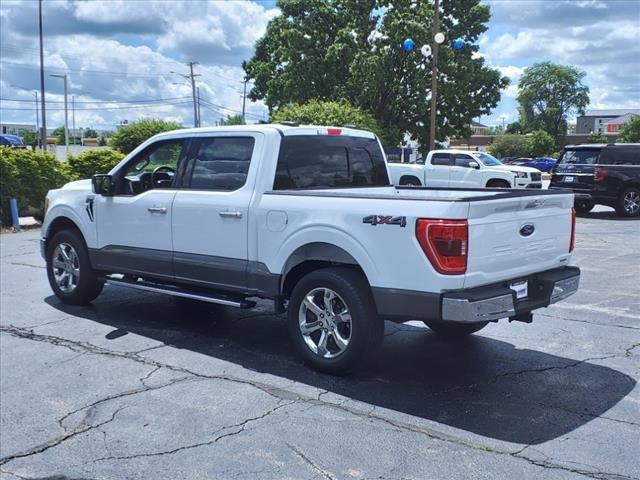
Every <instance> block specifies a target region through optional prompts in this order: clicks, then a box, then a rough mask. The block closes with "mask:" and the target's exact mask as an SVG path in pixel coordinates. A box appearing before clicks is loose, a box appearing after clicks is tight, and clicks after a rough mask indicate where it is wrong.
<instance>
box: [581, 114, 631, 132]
mask: <svg viewBox="0 0 640 480" xmlns="http://www.w3.org/2000/svg"><path fill="white" fill-rule="evenodd" d="M629 114H633V115H640V108H622V109H613V110H587V111H586V112H585V114H584V115H580V116H579V117H578V119H577V120H576V133H583V134H591V133H606V131H607V130H606V127H605V125H606V124H607V123H609V122H611V121H612V120H617V119H618V118H621V117H626V116H627V115H629ZM627 120H628V118H627ZM612 128H613V127H612ZM618 128H619V127H618ZM616 132H617V130H616V131H611V132H610V133H616Z"/></svg>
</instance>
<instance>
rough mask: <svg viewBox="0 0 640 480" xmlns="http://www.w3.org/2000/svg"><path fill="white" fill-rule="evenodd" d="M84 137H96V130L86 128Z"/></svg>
mask: <svg viewBox="0 0 640 480" xmlns="http://www.w3.org/2000/svg"><path fill="white" fill-rule="evenodd" d="M84 138H98V132H97V131H95V130H94V129H93V128H87V129H85V131H84Z"/></svg>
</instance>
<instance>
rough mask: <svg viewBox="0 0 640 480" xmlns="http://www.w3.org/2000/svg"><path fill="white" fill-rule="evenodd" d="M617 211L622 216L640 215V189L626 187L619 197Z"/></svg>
mask: <svg viewBox="0 0 640 480" xmlns="http://www.w3.org/2000/svg"><path fill="white" fill-rule="evenodd" d="M616 212H617V213H618V215H620V216H622V217H637V216H640V189H638V188H637V187H629V188H625V189H624V191H623V192H622V193H621V194H620V197H619V198H618V204H617V205H616Z"/></svg>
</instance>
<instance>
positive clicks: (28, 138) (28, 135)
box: [18, 130, 38, 148]
mask: <svg viewBox="0 0 640 480" xmlns="http://www.w3.org/2000/svg"><path fill="white" fill-rule="evenodd" d="M18 136H20V137H22V141H23V142H24V144H25V145H28V146H30V147H32V148H36V147H37V146H38V134H37V133H36V132H30V131H29V130H20V131H19V132H18Z"/></svg>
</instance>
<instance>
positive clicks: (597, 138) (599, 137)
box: [587, 133, 609, 143]
mask: <svg viewBox="0 0 640 480" xmlns="http://www.w3.org/2000/svg"><path fill="white" fill-rule="evenodd" d="M587 143H609V139H608V138H607V137H606V135H603V134H602V133H592V134H591V135H589V136H588V137H587Z"/></svg>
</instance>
